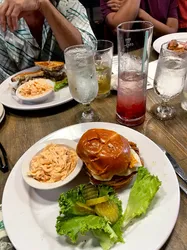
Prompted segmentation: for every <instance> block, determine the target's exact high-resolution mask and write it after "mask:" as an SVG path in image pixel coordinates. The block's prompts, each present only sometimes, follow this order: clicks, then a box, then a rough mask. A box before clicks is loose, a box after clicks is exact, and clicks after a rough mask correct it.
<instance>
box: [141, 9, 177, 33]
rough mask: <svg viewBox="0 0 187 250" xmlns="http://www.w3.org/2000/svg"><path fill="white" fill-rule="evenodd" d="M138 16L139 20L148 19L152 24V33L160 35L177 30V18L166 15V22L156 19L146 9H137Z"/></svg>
mask: <svg viewBox="0 0 187 250" xmlns="http://www.w3.org/2000/svg"><path fill="white" fill-rule="evenodd" d="M138 17H139V18H140V19H141V20H144V21H149V22H151V23H152V24H153V25H154V33H155V35H156V36H162V35H166V34H170V33H175V32H177V30H178V20H177V18H172V17H168V18H167V22H166V24H164V23H162V22H160V21H158V20H156V19H155V18H153V17H152V16H150V15H149V14H148V13H147V12H146V11H144V10H142V9H139V13H138Z"/></svg>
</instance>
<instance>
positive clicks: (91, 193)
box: [82, 183, 98, 200]
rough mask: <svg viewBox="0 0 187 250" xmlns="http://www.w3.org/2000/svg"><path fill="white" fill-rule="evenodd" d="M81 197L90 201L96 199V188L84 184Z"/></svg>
mask: <svg viewBox="0 0 187 250" xmlns="http://www.w3.org/2000/svg"><path fill="white" fill-rule="evenodd" d="M82 195H83V197H84V199H85V200H90V199H94V198H97V197H98V188H97V187H96V186H94V185H92V184H91V183H89V184H86V185H85V186H84V188H83V190H82Z"/></svg>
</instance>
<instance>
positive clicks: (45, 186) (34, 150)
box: [22, 139, 83, 190]
mask: <svg viewBox="0 0 187 250" xmlns="http://www.w3.org/2000/svg"><path fill="white" fill-rule="evenodd" d="M50 143H55V144H61V145H64V146H67V147H70V148H72V149H74V150H76V147H77V143H76V142H75V141H72V140H68V139H53V140H49V141H45V142H42V143H40V144H36V145H35V146H33V147H31V148H30V149H29V150H28V151H27V153H26V155H25V157H24V160H23V162H22V176H23V179H24V181H25V182H26V183H27V184H28V185H29V186H31V187H33V188H36V189H40V190H49V189H55V188H58V187H62V186H64V185H66V184H67V183H69V182H70V181H72V180H73V179H74V178H75V177H76V176H77V175H78V174H79V172H80V171H81V169H82V165H83V162H82V160H81V159H80V158H78V162H77V165H76V167H75V169H74V170H73V171H72V172H71V173H70V174H69V175H68V176H67V177H66V178H65V179H64V180H62V181H57V182H53V183H47V182H40V181H37V180H35V179H34V178H33V177H30V176H28V172H29V170H30V162H31V160H32V158H33V157H34V156H35V155H36V154H38V153H39V152H40V151H41V150H42V149H43V148H45V146H47V145H48V144H50Z"/></svg>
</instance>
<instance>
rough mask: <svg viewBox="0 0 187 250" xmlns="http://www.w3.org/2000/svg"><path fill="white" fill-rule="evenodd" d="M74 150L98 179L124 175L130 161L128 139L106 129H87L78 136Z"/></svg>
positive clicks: (106, 179)
mask: <svg viewBox="0 0 187 250" xmlns="http://www.w3.org/2000/svg"><path fill="white" fill-rule="evenodd" d="M76 151H77V154H78V156H79V157H80V158H81V159H82V160H83V162H84V163H85V165H86V168H87V171H88V172H89V174H90V175H91V176H92V177H93V178H94V179H96V180H99V181H102V180H103V181H110V180H111V179H112V178H113V176H114V175H116V176H123V175H125V172H126V171H127V169H128V167H129V163H130V161H131V153H130V145H129V142H128V140H127V139H126V138H124V137H123V136H121V135H119V134H118V133H116V132H114V131H111V130H106V129H90V130H88V131H87V132H86V133H84V134H83V135H82V137H81V138H80V140H79V143H78V145H77V149H76ZM126 178H127V176H126Z"/></svg>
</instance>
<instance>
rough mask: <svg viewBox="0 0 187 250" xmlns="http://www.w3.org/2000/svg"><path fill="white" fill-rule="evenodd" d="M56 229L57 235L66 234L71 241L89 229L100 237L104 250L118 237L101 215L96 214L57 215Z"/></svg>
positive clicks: (74, 240)
mask: <svg viewBox="0 0 187 250" xmlns="http://www.w3.org/2000/svg"><path fill="white" fill-rule="evenodd" d="M56 230H57V233H58V234H59V235H67V236H68V237H69V238H70V239H71V241H72V242H73V243H75V242H76V240H77V238H78V234H79V233H80V234H82V235H84V234H85V233H86V232H88V231H90V230H91V231H92V232H93V233H94V235H95V236H96V237H97V238H99V239H100V244H101V245H104V248H103V249H105V250H108V249H110V247H111V246H112V245H113V244H115V243H116V242H117V239H118V237H117V235H116V234H115V232H114V230H113V229H112V228H111V226H110V225H109V223H108V222H107V221H106V220H105V219H104V218H103V217H100V216H96V215H87V216H76V217H73V218H68V217H61V216H59V217H58V218H57V224H56ZM107 242H108V243H107Z"/></svg>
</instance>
